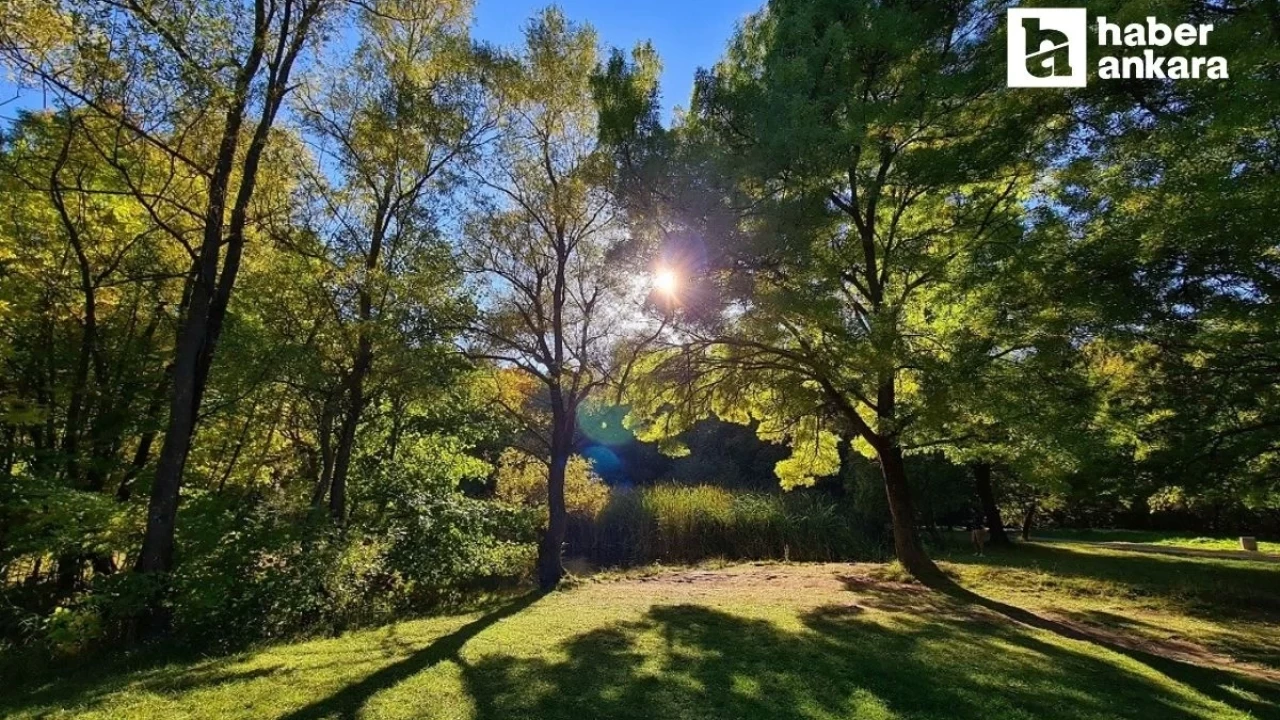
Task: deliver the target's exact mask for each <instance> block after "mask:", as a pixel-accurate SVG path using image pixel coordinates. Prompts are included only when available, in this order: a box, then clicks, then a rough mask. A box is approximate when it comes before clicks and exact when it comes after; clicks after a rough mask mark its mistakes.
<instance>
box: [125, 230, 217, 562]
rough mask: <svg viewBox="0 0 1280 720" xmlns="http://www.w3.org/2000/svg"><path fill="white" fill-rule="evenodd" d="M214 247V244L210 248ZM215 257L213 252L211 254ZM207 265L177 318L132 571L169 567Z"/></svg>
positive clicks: (191, 415) (203, 324)
mask: <svg viewBox="0 0 1280 720" xmlns="http://www.w3.org/2000/svg"><path fill="white" fill-rule="evenodd" d="M214 251H215V252H216V247H215V248H214ZM213 260H214V261H215V262H216V256H215V257H214V258H213ZM212 276H213V268H212V264H211V265H210V267H209V270H208V271H207V274H205V276H204V278H202V279H201V280H200V281H197V282H196V286H195V287H194V288H193V291H192V295H191V307H190V308H188V311H187V316H186V318H185V320H184V322H183V323H182V333H181V335H180V336H179V338H178V348H177V353H176V357H175V358H174V363H173V394H172V395H171V396H170V402H169V426H168V427H167V428H166V429H165V434H164V444H163V445H162V446H161V447H160V459H159V461H158V462H157V464H156V476H155V480H154V481H153V482H152V484H151V500H150V502H149V504H148V506H147V529H146V534H145V535H143V539H142V550H141V551H140V552H139V553H138V563H137V571H138V572H140V573H163V572H168V570H169V569H170V568H172V567H173V536H174V528H175V525H176V521H177V513H178V493H179V490H180V488H181V484H182V471H183V469H184V468H185V467H186V463H187V453H188V452H189V451H190V449H191V435H192V430H193V429H194V428H195V420H196V410H197V408H196V406H195V394H196V381H197V372H198V369H197V364H198V363H199V359H200V348H201V346H202V345H203V343H204V342H205V339H206V338H205V330H206V328H207V327H208V320H209V316H208V309H209V288H210V287H211V286H212V284H213V277H212Z"/></svg>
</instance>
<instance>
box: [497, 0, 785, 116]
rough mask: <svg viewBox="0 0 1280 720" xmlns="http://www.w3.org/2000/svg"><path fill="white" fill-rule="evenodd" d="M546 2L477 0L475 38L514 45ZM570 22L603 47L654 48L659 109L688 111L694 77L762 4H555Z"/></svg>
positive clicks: (591, 0)
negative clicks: (589, 30) (591, 30)
mask: <svg viewBox="0 0 1280 720" xmlns="http://www.w3.org/2000/svg"><path fill="white" fill-rule="evenodd" d="M548 4H551V3H550V0H476V9H475V14H476V22H475V26H474V28H473V33H474V34H475V36H476V37H477V38H479V39H482V40H488V41H491V42H495V43H499V44H503V45H514V44H516V43H518V42H520V40H521V32H522V29H523V27H524V23H525V21H526V20H527V19H528V18H529V17H531V16H532V15H533V14H534V13H536V12H537V11H538V10H540V9H542V8H543V7H546V6H547V5H548ZM555 4H556V5H559V6H560V7H561V8H562V9H563V10H564V12H565V15H567V16H568V17H569V19H570V20H573V21H575V22H588V23H590V24H591V25H592V26H594V27H595V29H596V31H597V32H598V33H599V34H600V41H601V43H602V44H604V45H612V46H616V47H621V48H624V49H630V48H631V46H633V45H635V44H636V43H637V42H640V41H642V40H650V41H652V42H653V45H654V48H656V49H657V51H658V56H659V57H660V58H662V104H663V107H664V108H665V109H666V110H667V112H668V114H669V113H670V111H671V109H672V108H673V107H675V106H676V105H680V106H683V107H687V106H688V104H689V94H690V92H691V91H692V90H693V72H694V70H696V69H698V68H699V67H709V66H710V65H712V64H713V63H714V62H715V61H716V60H718V59H719V58H720V56H721V54H723V52H724V49H725V46H726V44H727V43H728V42H729V36H730V35H732V34H733V30H734V26H735V25H736V24H737V22H738V21H739V20H741V19H742V18H743V17H745V16H746V15H747V14H748V13H751V12H754V11H755V10H757V9H759V8H760V7H762V6H763V5H764V0H630V1H628V0H560V1H559V2H556V3H555Z"/></svg>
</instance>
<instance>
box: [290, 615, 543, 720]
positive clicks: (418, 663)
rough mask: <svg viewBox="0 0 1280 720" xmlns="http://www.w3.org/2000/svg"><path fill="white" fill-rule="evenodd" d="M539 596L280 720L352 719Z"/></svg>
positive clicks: (485, 618)
mask: <svg viewBox="0 0 1280 720" xmlns="http://www.w3.org/2000/svg"><path fill="white" fill-rule="evenodd" d="M540 597H542V596H541V595H540V594H537V593H530V594H528V595H525V596H523V597H521V598H519V599H517V600H514V601H512V602H510V603H508V604H506V605H503V606H501V607H499V608H498V609H496V610H494V611H492V612H490V613H488V614H486V615H482V616H480V617H479V618H476V619H475V620H472V621H471V622H469V623H467V624H466V625H463V626H462V627H460V628H458V629H457V630H454V631H453V632H451V633H449V634H448V635H444V636H442V637H440V638H437V639H436V640H435V641H434V642H432V643H431V644H430V645H428V646H427V647H425V648H423V649H421V650H419V651H418V652H416V653H414V654H412V655H410V656H409V657H407V658H405V659H404V660H401V661H399V662H396V663H393V664H391V665H388V666H386V667H384V668H382V669H381V670H378V671H376V672H374V673H372V674H370V675H368V676H366V677H365V678H364V679H363V680H360V681H359V682H356V683H352V684H350V685H347V686H346V687H344V688H342V689H341V690H339V691H338V692H336V693H334V694H332V695H330V696H328V697H326V698H324V699H322V700H317V701H316V702H313V703H311V704H310V705H306V706H304V707H301V708H299V709H297V710H295V711H293V712H291V713H289V714H288V715H285V716H284V717H283V718H282V720H320V718H331V717H340V718H355V717H357V715H358V714H359V712H360V710H361V709H362V708H363V707H364V706H365V703H367V702H368V701H369V699H370V698H372V697H373V696H374V695H376V694H378V693H379V692H381V691H383V690H386V689H388V688H391V687H394V686H395V685H398V684H399V683H401V682H403V681H404V680H407V679H408V678H410V677H412V676H414V675H417V674H418V673H420V672H422V671H424V670H427V669H429V668H431V667H433V666H435V665H436V664H438V663H441V662H444V661H446V660H455V661H460V658H459V652H460V651H461V650H462V647H463V646H464V645H466V644H467V642H468V641H470V640H471V638H473V637H475V636H476V635H479V634H480V633H482V632H484V631H485V630H486V629H487V628H489V627H490V626H492V625H493V624H494V623H496V622H498V621H499V620H502V619H503V618H508V617H511V616H512V615H515V614H517V613H519V612H521V611H522V610H524V609H526V608H528V607H529V606H530V605H532V604H533V603H535V602H537V600H538V599H539V598H540Z"/></svg>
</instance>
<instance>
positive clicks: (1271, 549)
mask: <svg viewBox="0 0 1280 720" xmlns="http://www.w3.org/2000/svg"><path fill="white" fill-rule="evenodd" d="M1035 534H1036V536H1037V537H1043V538H1052V539H1062V540H1082V541H1086V542H1123V543H1137V544H1141V545H1154V546H1156V547H1173V548H1188V549H1191V550H1237V551H1238V550H1240V538H1239V536H1235V537H1205V536H1203V535H1197V534H1195V533H1178V532H1157V531H1154V530H1056V529H1048V530H1037V531H1036V533H1035ZM1258 551H1259V552H1262V553H1270V554H1278V555H1280V542H1267V541H1263V540H1259V541H1258Z"/></svg>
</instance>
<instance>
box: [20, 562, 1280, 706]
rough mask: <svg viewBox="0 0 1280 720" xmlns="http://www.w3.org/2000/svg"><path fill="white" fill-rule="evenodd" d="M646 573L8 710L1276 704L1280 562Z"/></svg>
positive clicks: (133, 676) (47, 687)
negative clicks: (928, 579)
mask: <svg viewBox="0 0 1280 720" xmlns="http://www.w3.org/2000/svg"><path fill="white" fill-rule="evenodd" d="M943 566H944V568H945V569H946V571H947V572H948V573H949V575H950V576H951V577H952V578H954V580H955V582H956V583H957V587H954V588H950V589H949V590H948V591H946V592H940V591H936V590H929V589H927V588H924V587H922V586H919V585H915V584H911V583H907V582H903V578H902V577H900V574H899V573H898V572H897V571H895V570H894V566H889V565H875V564H811V565H810V564H781V563H778V564H770V563H759V564H737V565H727V566H722V567H700V568H684V569H669V570H662V569H657V570H649V571H631V572H629V573H626V574H620V575H612V576H601V577H600V578H597V579H588V580H583V581H579V582H578V583H576V584H575V585H574V586H573V587H570V588H568V589H566V590H563V591H560V592H556V593H552V594H550V595H547V596H543V597H536V596H528V597H525V598H522V599H518V600H515V601H512V602H508V603H506V604H502V605H498V606H495V607H493V608H490V609H488V610H487V611H483V612H478V613H472V614H468V615H461V616H453V617H443V618H436V619H427V620H417V621H410V622H404V623H399V624H395V625H390V626H387V627H383V628H380V629H375V630H368V631H361V632H354V633H350V634H348V635H344V636H342V637H339V638H332V639H324V640H314V641H310V642H299V643H293V644H286V645H276V646H272V647H267V648H264V649H261V650H257V651H254V652H249V653H244V654H240V655H236V656H232V657H225V658H216V659H206V660H201V661H171V662H158V661H154V660H153V661H150V662H148V661H144V660H142V659H138V660H136V661H134V662H133V663H132V664H129V663H120V664H113V665H106V666H102V667H99V668H97V669H95V670H93V671H89V672H77V673H72V674H70V676H68V677H64V678H55V679H47V680H45V681H42V682H38V683H30V684H27V685H26V686H25V687H23V688H22V689H21V690H20V691H14V689H13V688H10V687H9V686H7V685H0V687H4V688H5V693H7V696H6V697H4V699H3V700H0V716H3V717H13V718H27V717H45V716H52V717H62V716H74V717H99V718H182V717H231V718H235V717H246V718H247V717H254V718H257V717H265V718H288V719H289V720H303V719H306V718H354V717H361V718H466V719H476V720H490V719H492V720H498V719H504V718H533V719H540V718H565V719H566V720H567V719H573V720H580V719H582V718H593V717H608V718H636V719H639V718H689V719H694V718H697V719H702V718H779V719H781V720H801V719H802V718H803V719H805V720H813V719H822V718H860V719H862V718H866V719H874V718H911V719H912V720H927V719H932V718H959V719H965V718H974V719H978V718H981V719H983V720H993V719H996V718H1015V719H1017V718H1026V719H1027V720H1031V719H1038V718H1090V719H1093V718H1133V719H1141V718H1153V719H1155V718H1158V719H1160V720H1182V719H1189V718H1247V717H1254V718H1267V717H1280V565H1276V564H1266V563H1258V562H1245V561H1234V560H1220V559H1211V558H1183V557H1173V556H1148V555H1141V554H1135V553H1122V552H1117V551H1111V550H1108V549H1106V548H1104V547H1099V546H1093V545H1084V544H1069V543H1054V544H1052V545H1048V544H1044V545H1041V544H1030V545H1026V546H1023V547H1019V548H1016V549H1014V550H1010V551H1002V552H992V553H989V554H988V555H987V556H986V557H983V558H977V557H973V556H972V555H971V554H968V553H967V552H960V551H958V550H957V551H956V552H955V554H954V555H952V556H950V557H949V559H948V561H947V562H945V563H944V564H943Z"/></svg>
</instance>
